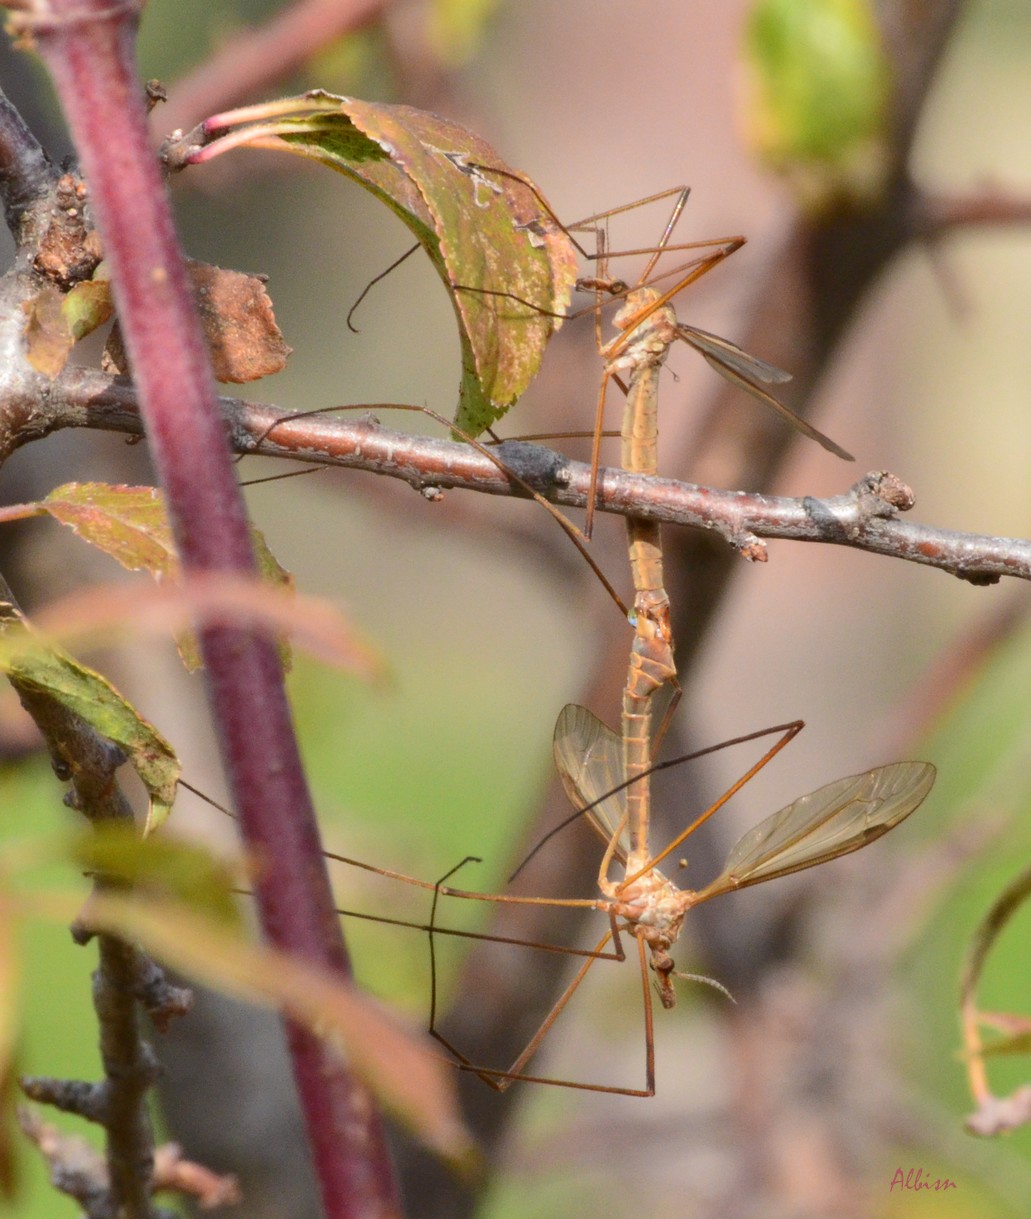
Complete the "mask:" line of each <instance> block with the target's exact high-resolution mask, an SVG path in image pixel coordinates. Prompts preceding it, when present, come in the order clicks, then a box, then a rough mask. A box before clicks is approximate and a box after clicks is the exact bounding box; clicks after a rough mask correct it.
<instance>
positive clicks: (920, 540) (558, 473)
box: [26, 369, 1031, 584]
mask: <svg viewBox="0 0 1031 1219" xmlns="http://www.w3.org/2000/svg"><path fill="white" fill-rule="evenodd" d="M220 403H221V407H222V412H223V416H224V418H225V420H226V424H227V427H228V429H229V432H230V436H231V440H232V444H233V448H234V449H235V451H236V452H237V453H240V454H256V455H261V456H265V457H288V458H292V459H295V460H303V461H308V462H312V463H315V464H319V465H329V466H341V467H344V468H347V469H357V470H366V471H369V472H371V473H375V474H381V475H385V476H387V477H390V478H399V479H402V480H403V481H405V482H407V483H408V484H409V485H410V486H412V487H414V488H415V489H416V490H419V491H421V492H422V493H423V494H424V495H426V496H427V498H429V499H433V498H435V497H436V496H437V495H438V494H439V492H440V491H443V490H449V489H462V490H467V491H479V492H481V493H484V494H487V495H512V496H517V497H520V498H525V497H526V495H527V491H526V490H525V488H523V487H521V486H520V485H519V484H518V483H517V482H516V481H515V479H514V478H513V477H512V475H516V476H518V478H519V479H521V480H522V481H523V482H524V483H527V484H529V485H530V486H531V487H532V488H533V489H534V490H535V491H537V492H538V493H539V494H541V495H542V496H544V497H545V498H546V499H548V500H550V501H551V502H552V503H554V504H558V505H562V506H565V507H572V508H583V507H585V506H586V503H587V495H588V489H589V486H590V468H589V466H587V465H586V464H585V463H583V462H579V461H571V460H570V459H569V458H567V457H565V456H564V455H563V454H561V453H557V452H555V451H554V450H553V449H549V448H546V447H544V446H543V445H538V444H525V443H522V442H519V441H506V442H505V443H504V444H501V445H498V446H496V447H495V448H493V449H491V450H486V451H485V450H483V449H480V450H478V449H476V448H474V447H472V446H471V445H469V444H466V443H464V442H457V441H452V440H442V439H434V438H430V437H425V436H414V435H411V434H409V433H407V432H399V431H395V430H393V429H390V428H385V427H383V426H382V425H381V424H380V423H379V421H378V420H377V419H376V418H375V416H374V415H373V413H372V408H353V409H355V410H361V411H362V412H363V413H362V414H361V415H360V417H358V418H357V419H349V418H342V417H341V416H340V415H339V414H313V413H306V414H301V415H293V416H289V415H285V414H284V413H283V412H282V411H281V410H280V409H279V408H277V407H275V406H263V405H257V404H255V403H250V402H244V401H243V400H241V399H239V398H222V399H220ZM348 409H351V408H348ZM378 409H383V410H388V409H390V404H382V405H381V406H380V407H379V408H378ZM406 409H411V408H406ZM47 415H48V418H47V421H46V424H45V425H44V430H45V431H54V430H57V429H60V428H64V427H89V428H98V429H101V430H105V431H114V432H123V433H127V434H129V435H140V434H141V433H142V427H141V424H140V420H139V416H138V415H137V413H136V408H135V391H134V389H133V387H132V384H131V383H130V382H128V381H125V380H122V379H112V378H110V377H107V376H105V375H104V374H101V373H97V372H93V371H91V370H87V369H72V370H69V371H68V372H67V373H66V374H65V375H64V376H63V377H62V378H60V380H59V381H58V382H57V383H56V384H55V386H54V393H53V395H52V397H51V400H50V402H49V403H48V410H47ZM39 434H40V420H39V419H36V420H35V428H34V431H33V437H32V438H38V436H39ZM26 439H29V437H26ZM913 502H914V500H913V495H912V492H911V491H910V490H909V488H908V487H906V485H905V484H904V483H903V482H901V481H900V480H899V479H897V478H896V477H895V476H893V475H890V474H886V473H883V472H879V473H873V474H867V475H866V476H865V477H864V478H862V479H860V480H859V482H857V483H856V484H855V485H854V486H853V487H851V488H850V489H849V490H848V491H847V492H845V493H844V494H842V495H835V496H831V497H829V498H826V499H817V498H815V497H814V496H803V497H801V498H790V497H786V496H773V495H759V494H756V493H751V492H746V491H724V490H719V489H717V488H714V487H703V486H697V485H695V484H694V483H687V482H678V481H675V480H673V479H667V478H651V477H648V476H646V475H642V474H631V473H628V472H627V471H625V470H618V469H605V470H603V471H602V472H601V475H600V477H599V481H598V510H599V511H602V512H610V513H615V514H617V515H620V516H639V517H646V518H650V519H652V520H657V521H661V522H663V523H664V524H670V525H686V526H688V527H689V528H695V529H707V530H710V531H713V532H715V533H718V534H719V535H720V536H722V537H723V538H725V539H726V540H727V542H728V543H729V544H730V545H732V546H734V547H735V548H736V549H737V550H738V551H739V552H740V553H741V554H742V555H743V556H744V557H746V558H749V559H751V560H760V561H761V560H763V559H764V558H765V545H764V542H765V540H766V539H770V538H782V539H784V540H786V541H795V542H822V543H829V544H832V545H836V546H850V547H852V548H854V549H856V550H865V551H870V552H871V553H874V554H882V555H887V556H889V557H892V558H897V559H904V560H906V561H908V562H911V563H921V564H923V565H925V566H928V567H936V568H939V569H940V570H942V571H947V572H951V573H952V574H953V575H955V576H958V577H959V578H960V579H963V580H968V581H970V582H971V583H973V584H993V583H996V582H997V581H998V580H999V579H1000V578H1001V577H1002V576H1014V577H1016V578H1017V579H1023V580H1028V579H1031V541H1028V540H1027V539H1023V538H1000V537H993V536H991V535H988V534H975V533H959V532H956V531H954V530H949V529H941V528H938V527H937V526H935V525H925V524H920V523H918V522H915V521H908V520H902V519H901V517H900V513H901V512H904V511H906V510H908V509H909V508H910V507H912V504H913Z"/></svg>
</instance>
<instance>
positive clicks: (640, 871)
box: [623, 720, 805, 885]
mask: <svg viewBox="0 0 1031 1219" xmlns="http://www.w3.org/2000/svg"><path fill="white" fill-rule="evenodd" d="M804 726H805V725H804V724H803V722H802V721H801V720H795V721H793V722H792V723H790V724H778V725H777V726H776V727H774V728H766V729H763V731H762V732H761V733H756V734H753V735H754V736H760V735H761V736H766V735H768V734H769V733H771V732H780V733H781V737H780V739H779V740H778V741H776V742H775V743H774V744H773V745H771V746H770V748H769V749H768V750H767V751H766V752H765V753H764V754H763V756H762V757H761V758H760V759H759V761H758V762H756V763H755V764H754V765H753V766H751V767H749V769H748V770H746V771H745V773H744V774H743V775H742V776H741V777H740V778H739V779H738V780H737V782H735V783H733V784H732V785H731V786H730V787H728V788H727V790H726V791H725V792H724V793H723V795H722V796H720V798H719V799H718V800H716V801H715V802H714V803H713V804H711V805H710V806H709V807H708V808H707V809H706V810H705V812H704V813H702V814H700V816H698V817H696V818H695V819H694V821H692V822H691V824H690V825H689V826H688V827H687V829H686V830H684V831H683V832H682V833H680V834H678V835H677V836H676V838H674V839H673V841H672V842H671V843H670V844H669V845H668V846H666V847H664V848H663V850H661V851H660V852H659V853H658V854H657V855H654V856H652V857H651V858H650V859H648V860H647V861H646V862H645V863H644V864H642V866H641V867H640V868H637V869H636V870H635V871H634V872H633V873H632V874H631V875H629V876H627V878H626V880H624V881H623V884H624V885H627V884H631V883H632V882H633V881H635V880H639V879H640V877H642V876H644V875H645V874H646V873H647V872H650V871H651V870H652V868H654V867H656V866H657V865H658V864H660V863H661V862H662V861H663V860H664V859H665V858H666V857H667V856H668V855H671V854H672V853H673V852H674V851H675V850H676V849H677V847H679V846H680V844H681V843H682V842H683V841H684V840H685V839H686V838H688V837H689V836H690V835H691V834H693V833H694V832H695V830H696V829H698V827H699V826H700V825H702V824H703V823H704V822H706V821H708V820H709V818H710V817H711V816H712V815H713V813H715V812H718V811H719V809H721V808H722V807H723V806H724V804H726V803H727V801H728V800H729V799H730V798H731V797H732V796H734V795H736V794H737V793H738V792H739V791H740V790H741V788H742V787H744V785H745V784H746V783H747V782H748V781H749V780H750V779H753V778H754V777H755V776H756V775H757V774H758V773H759V771H760V770H762V768H763V767H764V766H765V765H766V764H767V762H769V761H771V760H772V759H773V758H775V757H776V756H777V754H778V753H780V751H781V750H782V749H783V748H784V747H785V745H787V744H789V743H790V742H791V741H793V740H794V739H795V737H796V736H798V734H799V733H800V732H801V731H802V729H803V727H804ZM661 765H662V764H661V763H660V766H661ZM655 769H658V767H656V768H655Z"/></svg>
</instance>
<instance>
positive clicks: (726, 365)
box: [677, 323, 855, 461]
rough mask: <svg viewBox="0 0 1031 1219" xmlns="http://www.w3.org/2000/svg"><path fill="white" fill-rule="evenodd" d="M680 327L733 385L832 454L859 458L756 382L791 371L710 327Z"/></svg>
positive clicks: (687, 339)
mask: <svg viewBox="0 0 1031 1219" xmlns="http://www.w3.org/2000/svg"><path fill="white" fill-rule="evenodd" d="M677 329H678V330H679V332H680V337H681V338H682V339H683V340H684V342H685V343H687V344H688V345H689V346H691V347H693V348H694V349H695V350H696V351H700V352H701V353H702V355H703V356H705V358H706V360H708V362H709V363H710V364H711V365H712V367H713V368H715V369H716V371H717V372H718V373H719V374H720V376H721V377H724V378H726V380H728V381H729V382H730V383H731V384H732V385H736V386H738V388H739V389H743V390H744V391H745V392H746V393H748V394H751V395H752V397H753V398H758V399H759V401H760V402H764V403H765V404H766V405H767V406H768V407H769V408H770V409H771V410H774V411H776V412H777V414H778V415H780V417H781V418H782V419H784V420H786V421H787V422H788V423H790V424H791V426H792V427H793V428H796V429H797V430H798V431H800V432H801V433H802V434H803V436H808V437H809V439H810V440H815V441H816V443H817V444H819V445H822V446H823V448H825V449H826V450H827V451H828V452H829V453H833V454H834V455H835V456H836V457H840V458H841V459H842V460H843V461H855V458H854V457H853V456H852V454H851V453H849V452H848V451H847V450H845V449H843V448H842V447H841V445H839V444H836V443H835V442H834V441H833V440H831V438H830V437H829V436H825V435H824V434H823V432H819V431H817V430H816V428H814V427H813V425H812V424H811V423H807V422H806V421H805V420H804V419H803V418H802V416H801V415H796V414H795V412H794V411H793V410H792V409H791V408H790V407H788V406H785V405H784V403H783V402H781V401H780V400H779V399H778V398H775V397H774V396H773V395H772V394H769V393H767V392H766V390H764V389H763V388H762V386H761V385H758V384H756V382H757V381H765V382H766V383H767V384H772V383H775V382H783V381H785V380H789V379H790V374H788V373H785V372H783V370H781V369H779V368H776V367H775V366H774V365H772V364H767V363H766V361H765V360H759V359H757V358H756V357H755V356H750V355H749V354H748V352H747V351H743V350H742V349H741V348H740V347H738V346H737V345H736V344H734V343H731V342H730V341H729V340H728V339H721V338H719V336H718V335H715V334H709V332H708V331H706V330H698V329H697V328H696V327H694V326H685V325H683V324H682V323H681V325H679V326H678V327H677ZM774 374H777V375H774Z"/></svg>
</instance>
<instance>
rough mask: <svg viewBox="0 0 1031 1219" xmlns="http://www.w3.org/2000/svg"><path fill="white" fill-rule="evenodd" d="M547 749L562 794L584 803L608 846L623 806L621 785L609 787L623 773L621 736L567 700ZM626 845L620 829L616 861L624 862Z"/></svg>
mask: <svg viewBox="0 0 1031 1219" xmlns="http://www.w3.org/2000/svg"><path fill="white" fill-rule="evenodd" d="M552 749H553V751H554V754H555V766H556V768H557V770H558V773H559V777H560V778H561V780H562V786H563V787H564V788H565V789H566V795H567V796H568V797H569V799H570V801H571V802H572V804H573V805H574V807H576V808H587V809H588V811H587V812H586V813H585V814H584V815H585V816H586V818H587V820H588V821H589V822H590V823H591V827H592V828H593V829H594V830H595V831H596V833H597V834H598V835H599V836H600V837H601V838H602V839H603V840H604V842H605V844H606V846H607V845H608V843H609V842H611V841H612V836H613V835H614V834H615V832H616V830H617V828H618V827H619V823H620V822H621V821H622V820H623V816H624V814H625V812H626V791H625V789H624V790H620V791H613V788H617V787H619V785H620V784H621V783H623V782H624V781H625V779H626V774H625V772H624V770H623V745H622V741H621V740H620V738H619V737H618V736H616V734H615V733H614V732H613V731H612V729H611V728H608V727H606V726H605V725H604V724H603V723H602V722H601V720H600V719H598V717H597V716H596V715H593V714H592V713H591V712H590V711H588V710H587V708H586V707H580V706H577V704H576V703H567V704H566V706H564V707H563V708H562V710H561V711H560V712H559V715H558V719H557V720H556V722H555V735H554V738H553V740H552ZM596 801H597V803H595V802H596ZM588 806H592V807H590V808H588ZM627 847H628V840H627V836H626V833H625V831H624V833H622V834H621V835H620V847H619V848H618V849H617V851H616V859H617V860H618V861H619V862H620V863H626V850H627Z"/></svg>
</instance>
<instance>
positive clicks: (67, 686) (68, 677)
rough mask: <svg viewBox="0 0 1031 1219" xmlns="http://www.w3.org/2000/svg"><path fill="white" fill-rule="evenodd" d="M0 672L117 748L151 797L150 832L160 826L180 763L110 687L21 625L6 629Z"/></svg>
mask: <svg viewBox="0 0 1031 1219" xmlns="http://www.w3.org/2000/svg"><path fill="white" fill-rule="evenodd" d="M0 671H2V672H4V673H6V674H7V676H8V677H9V678H10V679H11V681H12V682H14V684H15V685H16V686H18V687H21V688H24V689H28V690H31V691H34V692H36V693H40V694H44V695H46V696H48V697H49V698H52V699H54V700H56V701H57V702H58V703H59V704H60V705H61V706H62V707H66V708H67V709H68V710H69V711H73V712H74V713H75V714H76V715H78V716H79V718H80V719H82V720H84V721H85V722H86V723H87V724H89V725H90V726H91V727H92V728H93V729H95V731H96V732H98V733H99V734H100V735H101V736H102V737H105V738H106V739H107V740H109V741H112V742H114V744H116V745H118V746H120V747H121V748H122V749H123V750H124V751H125V753H126V755H127V756H128V759H129V762H130V763H131V765H132V767H133V769H134V770H135V771H136V773H137V774H138V775H139V777H140V779H141V780H142V782H143V785H144V786H145V787H146V789H147V794H148V796H149V797H150V807H149V810H148V813H147V829H148V832H149V830H152V829H154V828H155V827H156V826H158V825H160V824H161V822H162V821H164V819H165V818H166V817H167V816H168V814H169V812H170V811H171V808H172V802H173V800H174V799H175V789H176V784H177V782H178V781H179V769H180V768H179V759H178V758H177V757H176V756H175V751H174V750H173V749H172V746H171V745H169V743H168V742H167V741H166V740H165V738H164V737H163V736H162V735H161V734H160V733H159V732H158V730H157V729H156V728H155V727H154V725H153V724H151V723H149V722H148V721H147V720H145V719H144V718H143V716H142V715H140V714H139V712H138V711H137V710H136V709H135V708H134V707H133V706H132V704H131V703H129V702H128V701H127V700H126V699H124V698H123V697H122V696H121V694H119V693H118V691H117V690H116V689H115V688H114V686H112V685H111V683H110V682H109V681H107V680H106V679H105V678H103V677H101V675H100V674H99V673H95V672H94V671H93V670H92V669H89V668H87V667H86V666H85V665H83V664H80V663H79V662H78V661H77V660H75V659H74V657H72V656H69V655H68V653H67V652H65V651H64V650H63V649H61V648H59V647H56V646H55V645H54V644H52V643H49V642H47V641H46V640H45V639H43V638H41V637H40V636H38V635H37V634H36V633H35V632H34V631H32V630H31V629H30V628H29V627H28V626H27V625H25V624H24V623H21V622H11V623H7V624H6V625H5V627H4V630H3V632H2V634H0Z"/></svg>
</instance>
